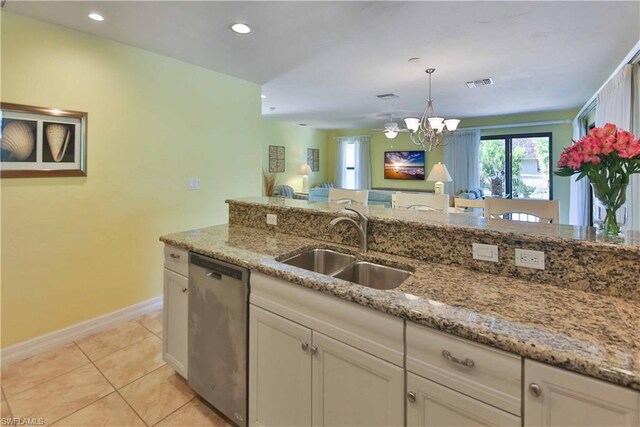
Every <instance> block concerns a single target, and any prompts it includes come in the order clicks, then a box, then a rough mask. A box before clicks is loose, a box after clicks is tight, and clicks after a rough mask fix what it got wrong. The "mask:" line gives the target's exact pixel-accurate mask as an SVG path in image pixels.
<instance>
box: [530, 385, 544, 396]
mask: <svg viewBox="0 0 640 427" xmlns="http://www.w3.org/2000/svg"><path fill="white" fill-rule="evenodd" d="M529 391H531V393H533V395H534V396H535V397H540V396H542V387H540V386H539V385H538V384H536V383H531V384H529Z"/></svg>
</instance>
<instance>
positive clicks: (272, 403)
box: [249, 305, 311, 427]
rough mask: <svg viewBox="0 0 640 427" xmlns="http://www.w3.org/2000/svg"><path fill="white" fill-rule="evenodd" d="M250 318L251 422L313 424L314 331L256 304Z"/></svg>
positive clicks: (260, 423)
mask: <svg viewBox="0 0 640 427" xmlns="http://www.w3.org/2000/svg"><path fill="white" fill-rule="evenodd" d="M249 317H250V320H249V349H250V351H249V425H251V426H301V427H302V426H309V425H311V351H310V348H311V330H310V329H308V328H305V327H304V326H300V325H299V324H297V323H294V322H291V321H290V320H287V319H285V318H283V317H280V316H277V315H275V314H273V313H270V312H268V311H265V310H263V309H261V308H258V307H256V306H254V305H251V306H250V309H249ZM305 344H306V345H305Z"/></svg>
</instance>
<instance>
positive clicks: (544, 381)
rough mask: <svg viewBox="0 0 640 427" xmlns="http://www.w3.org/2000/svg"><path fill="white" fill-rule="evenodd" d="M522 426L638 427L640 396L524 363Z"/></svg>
mask: <svg viewBox="0 0 640 427" xmlns="http://www.w3.org/2000/svg"><path fill="white" fill-rule="evenodd" d="M524 377H525V387H526V388H525V391H524V394H525V402H524V425H525V426H532V427H533V426H550V427H551V426H563V427H564V426H584V427H586V426H594V427H596V426H597V427H606V426H618V427H622V426H634V427H636V426H639V425H640V393H638V392H636V391H633V390H630V389H627V388H624V387H620V386H616V385H614V384H610V383H606V382H604V381H600V380H596V379H593V378H589V377H586V376H584V375H580V374H576V373H573V372H569V371H565V370H563V369H559V368H554V367H552V366H548V365H544V364H542V363H537V362H532V361H530V360H526V361H525V371H524Z"/></svg>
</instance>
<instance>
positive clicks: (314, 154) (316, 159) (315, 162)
mask: <svg viewBox="0 0 640 427" xmlns="http://www.w3.org/2000/svg"><path fill="white" fill-rule="evenodd" d="M307 164H308V165H309V167H311V171H312V172H318V171H320V149H318V148H307Z"/></svg>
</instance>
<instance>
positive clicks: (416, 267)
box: [160, 225, 640, 390]
mask: <svg viewBox="0 0 640 427" xmlns="http://www.w3.org/2000/svg"><path fill="white" fill-rule="evenodd" d="M160 240H161V241H163V242H165V243H167V244H170V245H174V246H177V247H181V248H184V249H188V250H190V251H194V252H197V253H200V254H203V255H208V256H212V257H215V258H218V259H220V260H223V261H227V262H230V263H233V264H236V265H239V266H242V267H247V268H249V269H252V270H254V271H259V272H262V273H265V274H268V275H271V276H274V277H278V278H281V279H284V280H287V281H289V282H293V283H296V284H298V285H301V286H305V287H307V288H311V289H315V290H318V291H320V292H323V293H325V294H329V295H334V296H336V297H339V298H342V299H345V300H349V301H352V302H355V303H357V304H360V305H363V306H366V307H370V308H373V309H375V310H379V311H382V312H385V313H388V314H391V315H394V316H398V317H401V318H404V319H407V320H410V321H413V322H416V323H420V324H423V325H426V326H429V327H432V328H435V329H438V330H441V331H444V332H447V333H450V334H453V335H457V336H460V337H463V338H467V339H470V340H473V341H476V342H479V343H482V344H487V345H490V346H492V347H496V348H499V349H502V350H505V351H508V352H511V353H515V354H518V355H521V356H524V357H527V358H530V359H533V360H538V361H541V362H545V363H548V364H550V365H554V366H558V367H562V368H566V369H569V370H572V371H575V372H579V373H582V374H585V375H589V376H592V377H595V378H600V379H603V380H606V381H609V382H612V383H615V384H619V385H623V386H626V387H630V388H632V389H636V390H640V310H638V304H637V302H633V301H627V300H624V299H622V298H617V297H609V296H603V295H598V294H594V293H590V292H584V291H577V290H570V289H563V288H559V287H557V286H550V285H544V284H537V283H532V282H528V281H524V280H519V279H513V278H509V277H503V276H497V275H493V274H486V273H479V272H473V271H471V270H466V269H464V268H460V267H454V266H450V265H441V264H434V263H428V262H423V261H417V260H414V259H411V258H403V257H399V256H394V255H387V254H384V253H379V252H369V253H367V254H358V252H357V251H356V250H355V249H354V248H352V247H348V246H341V245H337V244H327V243H325V242H319V241H316V240H312V239H308V238H302V237H297V236H291V235H287V234H281V233H274V232H270V231H264V230H258V229H254V228H245V227H238V226H229V225H220V226H214V227H208V228H203V229H198V230H192V231H186V232H182V233H175V234H170V235H166V236H162V237H161V238H160ZM309 247H326V248H334V249H337V250H339V251H341V252H345V253H351V254H354V255H357V256H358V257H359V258H360V259H365V260H371V261H378V262H382V263H384V264H386V265H390V266H397V267H404V268H408V269H410V270H413V271H414V274H413V275H412V276H411V277H410V278H409V279H407V280H406V281H405V282H404V283H403V284H402V285H401V286H400V287H399V288H397V289H394V290H376V289H371V288H367V287H363V286H359V285H356V284H353V283H350V282H346V281H343V280H339V279H335V278H332V277H329V276H325V275H322V274H318V273H314V272H310V271H306V270H302V269H299V268H296V267H292V266H288V265H286V264H282V263H280V262H278V260H281V259H284V258H285V257H287V256H289V255H292V254H295V253H297V252H300V251H301V250H303V249H305V248H309Z"/></svg>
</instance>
